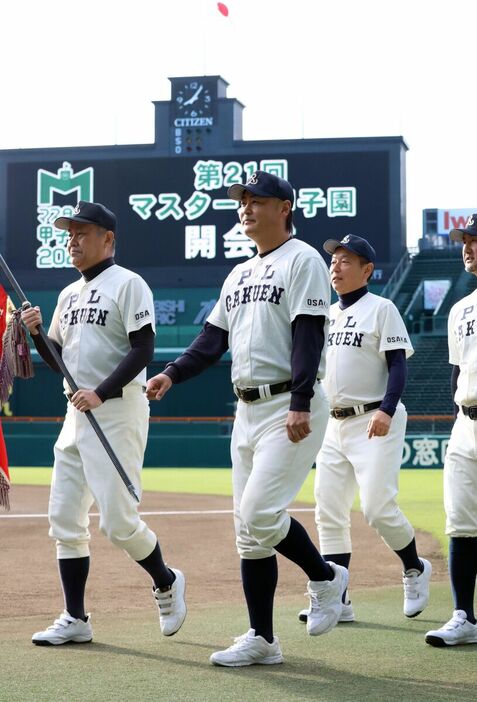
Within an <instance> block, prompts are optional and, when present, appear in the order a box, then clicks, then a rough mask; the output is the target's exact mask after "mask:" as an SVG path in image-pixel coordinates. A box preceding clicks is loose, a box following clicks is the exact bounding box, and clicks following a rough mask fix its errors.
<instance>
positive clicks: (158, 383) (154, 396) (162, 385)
mask: <svg viewBox="0 0 477 702" xmlns="http://www.w3.org/2000/svg"><path fill="white" fill-rule="evenodd" d="M171 385H172V380H171V379H170V378H169V376H168V375H166V374H165V373H159V374H158V375H155V376H154V377H153V378H149V380H148V381H147V384H146V395H147V399H148V400H162V398H163V397H164V395H165V394H166V392H167V391H168V390H169V388H170V387H171Z"/></svg>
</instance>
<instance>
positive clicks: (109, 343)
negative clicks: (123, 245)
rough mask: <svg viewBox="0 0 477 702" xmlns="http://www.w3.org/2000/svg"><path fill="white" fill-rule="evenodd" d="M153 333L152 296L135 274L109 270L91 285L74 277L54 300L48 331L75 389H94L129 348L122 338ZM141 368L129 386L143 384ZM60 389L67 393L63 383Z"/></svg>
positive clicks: (126, 339) (115, 266)
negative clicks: (145, 331) (147, 328)
mask: <svg viewBox="0 0 477 702" xmlns="http://www.w3.org/2000/svg"><path fill="white" fill-rule="evenodd" d="M146 324H150V325H151V326H152V328H153V329H155V322H154V303H153V298H152V292H151V290H150V289H149V287H148V286H147V285H146V283H145V282H144V280H143V279H142V278H141V277H140V276H138V275H137V274H136V273H133V272H132V271H129V270H127V269H126V268H122V267H121V266H117V265H113V266H110V267H109V268H106V270H104V271H103V272H102V273H100V274H99V275H97V276H96V277H95V278H93V280H91V281H89V282H87V281H85V280H84V279H83V278H80V279H79V280H77V281H76V282H75V283H72V284H71V285H69V286H68V287H66V288H65V289H64V290H63V291H62V292H61V293H60V296H59V298H58V303H57V306H56V309H55V311H54V313H53V318H52V320H51V325H50V328H49V331H48V336H50V337H51V338H52V339H53V340H54V341H56V342H57V343H58V344H60V346H61V347H62V358H63V361H64V362H65V365H66V367H67V368H68V370H69V372H70V374H71V376H72V377H73V378H74V380H75V382H76V384H77V386H78V387H79V388H86V389H93V390H94V388H96V387H97V386H98V385H99V384H100V383H101V382H102V381H103V380H104V379H105V378H107V377H108V376H109V375H110V374H111V373H112V372H113V371H114V370H115V369H116V368H117V366H118V365H119V363H120V362H121V361H122V360H123V359H124V358H125V356H126V355H127V354H128V352H129V351H130V349H131V345H130V343H129V339H128V334H130V333H131V332H134V331H137V330H138V329H141V327H143V326H145V325H146ZM145 384H146V369H145V368H144V369H143V370H142V371H141V372H140V373H139V374H138V375H137V376H136V377H135V378H134V379H133V380H132V381H131V383H129V384H128V387H129V386H134V385H145ZM64 387H65V390H66V391H67V392H71V389H70V388H69V386H68V384H67V383H66V380H65V381H64Z"/></svg>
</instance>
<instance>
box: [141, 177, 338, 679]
mask: <svg viewBox="0 0 477 702" xmlns="http://www.w3.org/2000/svg"><path fill="white" fill-rule="evenodd" d="M228 195H229V197H230V198H232V199H234V200H237V201H238V202H239V203H240V207H239V218H240V222H241V225H242V230H243V232H244V234H246V235H247V236H248V237H250V238H251V239H252V240H253V241H254V242H255V243H256V245H257V250H258V254H257V255H256V256H255V257H254V258H252V259H251V260H248V261H246V262H244V263H240V264H239V265H237V266H236V267H235V268H234V269H233V270H232V272H231V273H230V275H229V276H228V277H227V279H226V280H225V283H224V285H223V287H222V291H221V294H220V299H219V300H218V302H217V304H216V306H215V308H214V309H213V311H212V313H211V314H210V316H209V318H208V320H207V322H206V324H205V326H204V329H203V330H202V332H201V333H200V334H199V336H198V337H197V338H196V339H195V340H194V342H193V343H192V344H191V346H190V347H189V348H188V349H187V350H186V351H185V352H184V353H183V354H182V356H180V357H179V358H178V359H176V361H174V363H171V364H169V365H168V366H167V367H166V369H165V371H164V372H163V373H160V374H159V375H157V376H155V377H154V378H152V379H150V380H149V381H148V385H147V388H148V397H149V398H150V399H153V398H155V399H161V397H163V395H164V394H165V393H166V392H167V391H168V390H169V388H170V387H171V386H172V384H173V383H178V382H183V381H185V380H187V379H188V378H191V377H192V376H194V375H197V374H198V373H200V372H201V371H203V370H205V368H207V367H208V366H210V365H211V364H212V363H214V362H215V361H217V360H218V359H219V358H220V357H221V356H222V354H223V353H224V352H225V351H226V350H227V349H228V348H229V347H230V351H231V355H232V382H233V384H234V389H235V393H236V395H237V397H238V404H237V413H236V418H235V422H234V428H233V434H232V445H231V455H232V467H233V470H232V479H233V492H234V520H235V532H236V542H237V548H238V552H239V555H240V557H241V575H242V584H243V589H244V594H245V599H246V602H247V608H248V614H249V619H250V629H249V631H248V632H247V633H245V634H243V635H242V636H239V637H238V638H237V639H236V640H235V643H234V644H233V645H232V646H230V647H229V648H227V649H225V650H223V651H217V652H216V653H213V654H212V656H211V658H210V660H211V662H212V663H213V664H215V665H222V666H232V667H235V666H245V665H252V664H255V663H257V664H262V665H270V664H274V663H281V662H282V660H283V657H282V653H281V650H280V645H279V642H278V639H277V638H276V637H275V636H274V634H273V600H274V593H275V588H276V584H277V577H278V572H277V559H276V552H277V551H278V553H281V554H282V555H283V556H285V557H287V558H289V559H290V560H292V561H294V562H295V563H297V564H298V565H299V566H300V567H301V568H302V569H303V570H304V572H305V573H306V574H307V576H308V578H309V582H308V586H307V592H308V595H309V598H310V608H311V616H310V617H309V620H308V625H307V630H308V633H309V634H310V635H312V636H313V635H319V634H323V633H325V632H327V631H329V630H330V629H332V628H333V627H334V626H335V625H336V623H337V621H338V618H339V616H340V613H341V597H342V593H343V592H344V590H345V589H346V586H347V580H348V578H347V570H346V568H343V567H341V566H338V565H335V564H334V563H327V562H325V561H324V560H323V558H322V557H321V555H320V553H319V552H318V550H317V549H316V547H315V546H314V544H313V542H312V541H311V539H310V538H309V536H308V534H307V532H306V531H305V529H304V528H303V527H302V526H301V524H300V523H299V522H297V521H296V520H295V519H294V518H291V517H290V515H289V514H288V512H287V507H288V506H289V505H290V503H291V502H292V501H293V499H294V498H295V497H296V495H297V493H298V491H299V489H300V487H301V485H302V484H303V482H304V480H305V478H306V476H307V474H308V472H309V470H310V468H311V466H312V464H313V461H314V457H315V455H316V453H315V452H316V451H317V450H318V449H319V447H320V445H321V441H322V438H323V435H324V432H325V428H326V423H327V418H328V411H329V405H328V401H327V399H326V396H325V394H324V392H323V389H322V386H321V380H322V378H323V377H324V372H325V353H324V350H325V347H326V338H327V333H328V310H329V301H330V287H329V278H328V272H327V269H326V266H325V263H324V261H323V259H322V258H321V256H320V255H319V253H318V252H317V251H316V250H315V249H313V248H312V247H310V246H308V244H305V243H304V242H302V241H298V240H297V239H295V238H293V236H292V233H291V232H292V227H293V225H292V207H293V201H294V193H293V189H292V187H291V185H290V183H288V181H286V180H283V179H282V178H278V177H277V176H274V175H271V174H268V173H265V172H263V171H257V172H256V173H254V174H253V175H252V176H251V178H250V179H249V180H248V182H247V183H246V184H245V185H241V184H236V185H233V186H232V187H231V188H229V191H228ZM315 615H316V616H315Z"/></svg>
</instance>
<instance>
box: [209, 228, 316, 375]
mask: <svg viewBox="0 0 477 702" xmlns="http://www.w3.org/2000/svg"><path fill="white" fill-rule="evenodd" d="M329 305H330V284H329V274H328V269H327V267H326V265H325V262H324V261H323V259H322V257H321V256H320V254H319V253H318V251H316V249H314V248H312V247H311V246H309V245H308V244H305V243H304V242H303V241H299V240H297V239H290V240H289V241H287V242H286V243H285V244H283V245H282V246H280V247H279V248H278V249H276V250H275V251H272V252H271V253H270V254H267V255H266V256H265V257H264V258H260V256H258V255H257V256H255V257H254V258H253V259H251V260H250V261H246V262H244V263H240V264H239V265H238V266H236V267H235V268H234V269H233V270H232V272H231V273H230V274H229V276H228V277H227V278H226V280H225V282H224V284H223V286H222V291H221V294H220V299H219V300H218V301H217V304H216V306H215V307H214V309H213V310H212V312H211V314H210V316H209V318H208V320H207V321H208V322H210V323H211V324H214V325H215V326H217V327H220V328H221V329H225V330H226V331H228V332H229V346H230V351H231V354H232V382H233V383H234V384H235V385H237V386H239V387H256V386H257V385H266V384H273V383H277V382H280V381H282V380H289V379H290V378H291V348H292V336H291V323H292V322H293V320H294V319H295V317H296V316H297V315H300V314H306V315H314V316H318V315H322V316H324V317H325V318H326V320H328V314H329ZM327 329H328V322H327V321H326V324H325V343H326V334H327ZM324 373H325V354H324V353H323V354H322V357H321V360H320V367H319V370H318V377H319V378H322V377H323V376H324Z"/></svg>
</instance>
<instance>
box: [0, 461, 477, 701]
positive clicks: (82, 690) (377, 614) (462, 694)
mask: <svg viewBox="0 0 477 702" xmlns="http://www.w3.org/2000/svg"><path fill="white" fill-rule="evenodd" d="M11 473H12V481H13V483H14V484H17V485H19V484H30V485H31V484H36V485H38V484H40V485H44V484H48V483H49V481H50V477H51V471H50V470H48V469H37V468H14V469H12V471H11ZM313 477H314V474H313V473H312V474H311V475H310V476H309V478H308V480H307V482H306V484H305V485H304V486H303V489H302V491H301V492H300V495H299V500H301V501H303V502H308V503H310V504H312V503H313ZM144 487H145V489H146V490H156V491H167V492H181V493H202V494H215V495H230V494H231V476H230V470H228V469H213V470H202V469H192V468H191V469H147V470H145V471H144ZM400 504H401V506H402V508H403V509H404V511H405V512H406V514H407V515H408V516H409V518H410V520H411V521H412V522H413V524H414V525H415V526H416V527H418V528H420V529H424V530H427V531H430V532H431V533H433V534H434V535H435V536H436V537H437V538H438V539H439V540H440V543H441V545H442V549H443V551H444V552H445V550H446V539H445V537H444V534H443V532H444V513H443V507H442V471H437V470H435V471H434V470H425V471H424V470H422V471H419V470H412V471H402V473H401V491H400ZM18 557H20V555H19V556H18ZM204 567H206V563H205V564H204ZM214 577H216V574H214ZM19 587H20V588H21V587H28V588H32V587H34V583H23V584H19ZM111 596H112V597H113V596H114V583H112V584H111ZM401 598H402V590H401V587H399V586H397V585H396V586H391V587H382V588H378V589H376V588H375V589H372V590H367V589H357V590H353V604H354V605H355V610H356V611H357V615H358V616H357V621H356V622H355V623H353V624H343V625H340V626H338V627H337V628H336V629H335V630H334V631H332V632H330V633H329V634H327V635H325V636H320V637H309V636H307V634H306V631H305V627H304V626H303V625H301V624H300V623H299V622H298V621H297V611H298V609H299V608H300V607H301V601H302V600H301V597H299V596H298V599H297V602H296V603H294V602H290V601H289V600H286V601H281V602H277V608H276V617H275V625H276V632H277V635H278V636H279V637H280V641H281V645H282V649H283V653H284V656H285V662H284V664H283V665H277V666H252V667H250V668H242V669H224V668H216V667H213V666H211V665H210V664H209V662H208V658H209V656H210V654H211V653H212V652H213V651H214V650H217V649H219V648H223V647H226V646H228V645H229V644H230V637H231V635H233V634H234V633H235V634H239V633H241V632H243V631H245V630H246V629H247V621H246V614H245V608H244V607H243V605H238V604H230V605H227V606H224V605H222V604H217V603H214V602H211V601H208V600H207V593H204V600H203V602H202V603H201V604H200V605H196V606H194V607H193V608H191V610H190V611H189V615H188V618H187V620H186V623H185V625H184V627H183V628H182V630H181V631H180V632H179V634H177V636H174V637H171V638H167V639H165V638H163V637H161V636H160V634H159V632H158V626H157V622H156V621H155V614H154V612H152V611H151V608H150V607H148V608H144V609H136V610H135V611H134V612H133V611H126V612H124V611H123V612H119V613H117V615H115V616H111V615H109V616H108V615H106V614H104V613H101V612H98V613H97V614H96V615H95V616H94V622H93V623H94V627H95V639H94V643H93V644H91V645H90V644H87V645H83V646H62V647H58V648H50V647H48V648H44V647H40V648H38V647H34V646H32V645H31V643H30V637H31V633H32V631H36V630H38V629H40V628H43V626H44V617H43V616H42V617H39V616H30V617H8V613H7V610H6V609H5V611H4V612H3V613H2V617H1V618H0V670H1V675H0V702H63V701H64V702H67V701H68V702H69V701H71V702H109V701H110V700H111V701H113V700H114V701H116V700H125V701H129V700H134V702H143V701H144V702H147V701H149V700H151V701H152V700H154V701H155V702H157V701H159V702H161V701H162V700H164V701H166V700H167V702H169V701H170V700H177V701H178V702H182V701H184V702H264V700H266V702H294V701H297V702H306V700H310V701H311V700H313V702H398V701H399V702H401V701H402V700H403V699H406V698H408V699H410V700H412V702H421V701H428V702H457V701H458V702H471V700H472V701H473V700H475V697H476V692H475V690H476V684H477V664H476V658H475V656H477V646H463V647H457V648H455V649H435V648H432V647H430V646H427V645H426V644H425V642H424V635H425V633H426V631H428V630H429V629H433V628H437V627H439V626H440V625H441V624H442V623H443V622H444V621H446V620H447V619H448V618H449V616H450V613H451V608H452V605H451V597H450V590H449V584H448V582H445V583H436V584H434V585H433V586H432V596H431V603H430V605H429V607H428V608H427V609H426V610H425V612H424V613H423V614H422V615H421V616H420V617H417V618H416V619H406V618H405V617H403V615H402V609H401V601H402V600H401Z"/></svg>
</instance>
